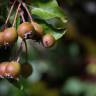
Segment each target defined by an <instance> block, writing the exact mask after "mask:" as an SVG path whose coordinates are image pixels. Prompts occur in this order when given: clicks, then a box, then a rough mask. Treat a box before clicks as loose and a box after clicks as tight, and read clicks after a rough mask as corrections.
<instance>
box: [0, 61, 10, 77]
mask: <svg viewBox="0 0 96 96" xmlns="http://www.w3.org/2000/svg"><path fill="white" fill-rule="evenodd" d="M8 63H9V62H3V63H1V64H0V77H1V78H4V77H5V74H6V67H7V65H8Z"/></svg>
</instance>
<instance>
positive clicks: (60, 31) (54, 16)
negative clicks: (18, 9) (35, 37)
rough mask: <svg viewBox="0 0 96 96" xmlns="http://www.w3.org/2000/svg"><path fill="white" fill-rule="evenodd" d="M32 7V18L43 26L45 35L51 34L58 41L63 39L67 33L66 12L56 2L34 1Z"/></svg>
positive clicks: (54, 0) (53, 0) (51, 0)
mask: <svg viewBox="0 0 96 96" xmlns="http://www.w3.org/2000/svg"><path fill="white" fill-rule="evenodd" d="M32 5H33V6H34V7H32V9H31V13H32V16H33V18H35V20H37V21H39V22H40V23H41V24H42V26H43V28H44V31H45V33H51V34H52V35H53V36H54V37H55V39H56V40H58V39H59V38H61V37H62V36H63V35H64V34H65V32H66V31H65V26H66V21H67V19H66V16H65V15H64V12H63V11H62V10H61V9H60V8H59V7H58V4H57V2H56V0H50V1H49V2H46V3H44V2H43V3H42V2H41V1H38V2H35V1H34V3H33V4H32ZM49 5H50V6H49ZM30 8H31V7H30ZM42 21H43V22H42Z"/></svg>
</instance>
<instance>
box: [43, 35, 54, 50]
mask: <svg viewBox="0 0 96 96" xmlns="http://www.w3.org/2000/svg"><path fill="white" fill-rule="evenodd" d="M42 43H43V46H44V47H46V48H47V47H52V46H53V45H54V44H55V38H54V37H53V36H52V35H51V34H46V35H44V36H43V38H42Z"/></svg>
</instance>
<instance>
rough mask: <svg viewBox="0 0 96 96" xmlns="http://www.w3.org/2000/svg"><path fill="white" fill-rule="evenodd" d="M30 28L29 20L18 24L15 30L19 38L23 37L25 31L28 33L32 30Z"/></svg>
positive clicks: (31, 27)
mask: <svg viewBox="0 0 96 96" xmlns="http://www.w3.org/2000/svg"><path fill="white" fill-rule="evenodd" d="M32 30H33V26H32V24H31V23H30V22H24V23H22V24H20V25H19V27H18V30H17V32H18V35H19V36H20V37H21V38H25V34H26V33H29V34H30V32H32Z"/></svg>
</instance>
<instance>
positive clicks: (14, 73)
mask: <svg viewBox="0 0 96 96" xmlns="http://www.w3.org/2000/svg"><path fill="white" fill-rule="evenodd" d="M20 70H21V66H20V64H19V63H18V62H16V61H11V62H10V63H9V64H8V65H7V67H6V76H8V77H12V78H15V77H18V76H19V75H20Z"/></svg>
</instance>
